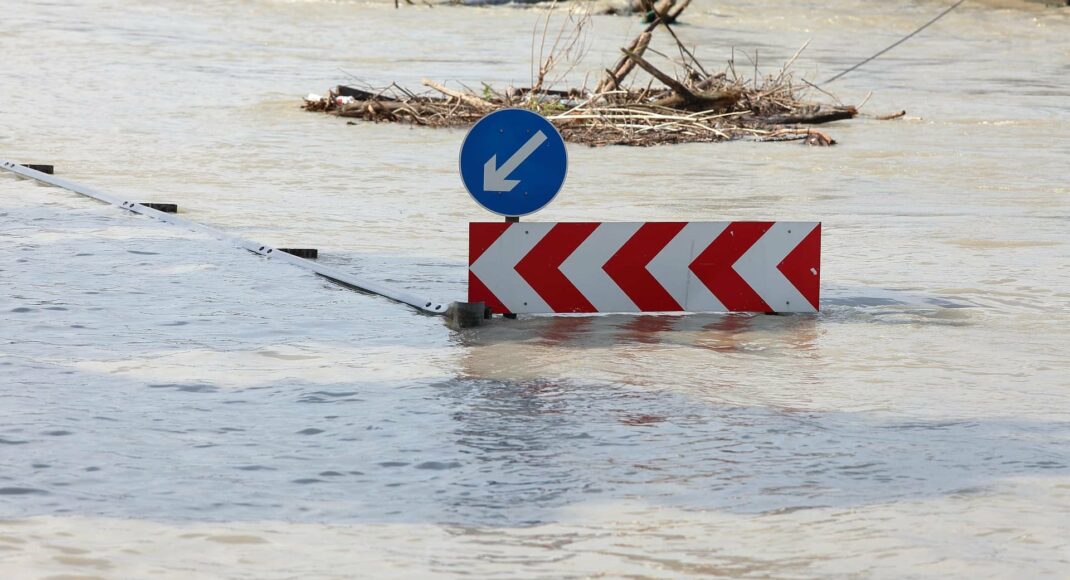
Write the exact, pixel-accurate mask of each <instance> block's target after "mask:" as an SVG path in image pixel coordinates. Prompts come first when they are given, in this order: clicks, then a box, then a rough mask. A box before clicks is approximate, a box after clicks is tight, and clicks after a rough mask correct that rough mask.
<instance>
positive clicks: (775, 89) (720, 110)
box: [304, 0, 858, 146]
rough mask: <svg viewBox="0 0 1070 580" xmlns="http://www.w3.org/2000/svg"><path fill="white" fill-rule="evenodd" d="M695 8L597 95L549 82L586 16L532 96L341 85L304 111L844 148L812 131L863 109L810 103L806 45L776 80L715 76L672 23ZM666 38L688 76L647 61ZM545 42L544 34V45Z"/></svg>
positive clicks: (642, 138) (640, 46)
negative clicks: (801, 67)
mask: <svg viewBox="0 0 1070 580" xmlns="http://www.w3.org/2000/svg"><path fill="white" fill-rule="evenodd" d="M686 6H687V1H686V0H685V1H683V2H678V3H676V4H674V5H672V6H671V7H670V8H669V9H668V10H667V11H666V12H664V13H656V14H655V16H654V18H653V21H652V22H650V24H649V25H648V26H647V27H646V28H645V30H643V32H641V33H640V34H639V35H638V36H637V37H636V38H635V39H634V40H633V41H632V42H631V43H630V44H629V45H628V46H627V47H624V48H621V56H620V59H619V60H618V61H617V63H616V64H615V65H614V66H613V67H612V68H610V69H607V70H606V71H604V72H603V73H602V75H601V78H600V79H599V80H598V82H597V84H596V85H595V87H594V88H593V89H590V88H588V87H586V86H584V87H582V88H572V89H567V90H555V89H553V88H551V87H553V86H554V84H555V82H556V81H554V80H550V81H549V82H548V79H552V75H553V73H554V71H555V68H556V65H559V64H561V63H563V62H568V59H569V58H572V57H573V56H574V53H575V52H576V51H577V50H578V49H577V47H578V46H580V45H582V42H581V40H580V39H581V37H582V34H583V29H584V26H585V25H586V23H587V22H586V21H587V20H588V19H589V14H587V15H586V16H585V17H580V18H576V19H573V20H572V22H573V24H574V27H573V30H572V32H571V33H569V34H564V35H563V34H559V35H558V37H557V39H556V40H555V41H554V42H553V45H552V47H551V50H550V51H549V56H547V57H546V58H539V59H538V61H537V64H538V71H537V74H533V77H534V82H533V83H532V86H531V87H526V88H514V87H508V88H506V89H504V90H496V89H494V88H493V87H491V86H489V85H484V87H483V92H482V94H476V93H475V92H473V91H470V90H454V89H451V88H448V87H446V86H444V85H442V84H440V83H437V82H434V81H432V80H428V79H424V81H423V85H424V86H425V87H427V88H428V89H430V90H431V92H425V93H423V94H415V93H413V92H410V91H409V90H407V89H405V88H402V87H399V86H397V85H396V84H391V85H390V86H389V87H387V88H385V89H380V90H373V89H370V88H357V87H351V86H338V87H336V88H334V89H332V90H331V91H329V92H328V94H327V95H326V96H325V97H321V96H318V95H309V96H308V97H306V98H305V104H304V108H305V109H307V110H309V111H322V112H326V113H329V114H332V115H338V116H340V117H355V118H359V119H363V120H365V121H372V122H391V123H411V124H415V125H424V126H429V127H461V126H467V125H471V124H473V123H475V122H476V121H477V120H479V119H480V118H481V117H483V116H484V115H486V114H487V113H490V112H493V111H495V110H498V109H502V108H507V107H515V108H523V109H528V110H531V111H535V112H537V113H539V114H541V115H543V116H545V117H546V118H547V119H549V120H550V121H551V122H552V123H553V124H554V125H555V126H556V127H557V128H558V130H559V131H560V132H561V135H562V136H563V137H564V138H565V140H567V141H570V142H573V143H583V144H587V145H591V146H603V145H638V146H649V145H660V144H667V143H692V142H712V141H727V140H734V139H751V140H759V141H784V140H804V141H805V142H806V143H808V144H811V145H832V144H834V143H835V141H834V140H833V139H832V138H831V137H829V136H828V135H827V134H825V133H824V132H821V131H818V130H816V129H813V128H812V126H813V125H817V124H821V123H828V122H830V121H837V120H842V119H850V118H852V117H854V116H856V115H857V114H858V110H857V109H856V108H855V107H851V106H841V105H826V104H817V103H814V102H810V101H807V100H805V99H804V98H803V97H802V96H801V94H802V93H803V92H805V90H806V89H808V88H809V86H808V85H809V84H808V83H805V81H803V83H801V84H800V83H797V82H795V80H794V78H793V75H792V74H791V73H790V72H789V69H790V67H791V65H792V64H793V63H794V61H795V59H796V58H798V56H799V54H800V53H801V52H802V50H803V49H805V46H803V48H801V49H799V52H797V53H796V54H795V56H793V57H792V58H791V60H789V61H788V62H787V63H786V64H785V65H784V66H783V67H782V68H781V69H780V70H779V72H778V73H777V74H774V75H765V76H764V77H763V78H761V79H759V78H757V76H758V75H757V74H756V75H755V78H753V79H744V78H741V77H740V76H739V75H738V74H737V71H736V67H735V62H734V61H735V59H734V58H733V59H732V60H730V61H729V62H728V65H727V67H726V68H725V69H724V70H722V71H719V72H715V73H711V72H707V69H706V68H705V67H704V66H703V65H702V64H701V63H700V62H699V61H698V60H697V59H696V58H695V56H694V54H693V53H692V51H690V50H688V48H687V47H686V46H684V44H683V43H681V42H680V40H679V39H678V38H677V37H676V33H675V32H674V31H673V29H672V27H671V25H670V24H669V22H674V21H675V20H676V18H677V17H679V15H680V12H682V11H683V9H684V8H686ZM547 18H549V17H548V16H547ZM570 18H571V17H570ZM659 29H664V30H665V31H667V32H668V33H669V34H670V35H672V38H673V39H674V40H675V42H676V45H677V48H678V50H679V54H680V60H679V61H678V62H677V64H678V65H681V67H682V69H683V70H682V72H681V74H680V75H679V76H672V75H670V74H667V73H666V72H664V71H663V70H661V69H660V68H658V67H657V66H655V65H654V64H653V63H652V62H651V61H650V60H649V59H648V58H647V54H648V53H652V52H655V51H653V49H651V50H650V51H648V50H647V49H648V47H649V44H650V39H651V36H652V35H653V33H654V32H656V31H658V30H659ZM545 38H546V37H545V32H544V41H543V44H544V45H545V42H546V41H545ZM637 68H638V69H641V70H643V71H645V72H646V73H647V74H649V75H650V77H651V78H652V80H651V82H650V83H649V84H647V85H646V86H640V87H636V86H634V85H629V84H627V83H626V82H625V81H626V79H628V78H629V76H630V75H631V73H632V72H633V71H634V70H635V69H637ZM570 70H571V69H570ZM755 72H757V66H755ZM563 76H564V74H561V75H560V77H563ZM655 81H656V82H657V83H658V86H655Z"/></svg>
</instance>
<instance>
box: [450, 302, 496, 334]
mask: <svg viewBox="0 0 1070 580" xmlns="http://www.w3.org/2000/svg"><path fill="white" fill-rule="evenodd" d="M487 318H490V316H489V310H488V309H487V306H486V305H485V304H484V303H482V302H454V303H452V304H450V305H449V308H447V309H446V321H447V322H448V323H449V325H450V327H452V328H454V329H460V328H472V327H475V326H479V325H481V324H483V320H485V319H487Z"/></svg>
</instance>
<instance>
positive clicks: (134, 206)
mask: <svg viewBox="0 0 1070 580" xmlns="http://www.w3.org/2000/svg"><path fill="white" fill-rule="evenodd" d="M0 169H4V170H6V171H10V172H12V173H15V174H17V175H21V176H22V177H27V178H29V179H33V180H36V181H38V182H40V183H45V184H48V185H53V186H56V187H61V188H63V189H66V190H68V191H73V192H74V193H77V194H81V195H84V196H86V197H91V198H93V199H96V200H98V201H102V202H104V203H110V204H112V205H114V206H116V207H119V208H121V209H125V210H127V211H131V212H134V213H136V214H141V215H143V216H147V217H150V218H153V219H156V220H159V221H162V222H166V223H169V224H174V225H177V226H182V227H184V228H187V229H190V230H193V231H195V232H201V233H203V234H207V235H209V236H211V237H213V238H215V239H217V240H221V241H224V242H228V243H230V244H233V245H235V246H237V247H240V248H244V249H246V250H249V251H250V252H252V253H254V254H259V255H261V256H264V257H267V258H271V259H273V260H281V261H283V262H286V263H289V264H293V265H294V266H298V267H300V268H304V269H306V270H311V271H312V272H315V273H316V274H319V275H320V276H323V277H324V278H327V279H328V280H331V281H332V282H336V283H338V284H341V285H343V286H346V287H348V288H352V289H354V290H358V291H360V292H366V293H369V294H375V295H378V296H382V297H383V298H387V299H389V300H393V301H394V302H399V303H401V304H405V305H408V306H411V307H413V308H415V309H416V310H418V311H420V312H423V313H426V314H439V315H446V313H447V306H446V305H445V304H443V303H441V302H436V301H433V300H427V299H424V298H422V297H419V296H416V295H414V294H410V293H408V292H405V291H403V290H398V289H395V288H390V287H389V286H386V285H383V284H381V283H379V282H374V281H370V280H363V279H360V278H357V277H355V276H352V275H350V274H347V273H345V272H342V271H340V270H337V269H335V268H330V267H328V266H324V265H322V264H318V263H316V262H313V261H312V260H306V259H304V258H299V257H297V256H294V255H291V254H288V253H286V252H284V251H282V250H281V249H279V248H277V247H275V246H270V245H267V244H261V243H259V242H255V241H252V240H247V239H245V238H241V237H239V236H234V235H231V234H228V233H226V232H224V231H222V230H219V229H216V228H213V227H211V226H206V225H204V224H199V223H197V222H194V221H190V220H187V219H184V218H181V217H178V216H176V215H174V214H171V213H164V212H162V211H158V210H155V209H153V208H151V207H148V206H146V205H143V204H140V203H137V202H133V201H127V200H125V199H123V198H121V197H118V196H115V195H112V194H109V193H105V192H103V191H99V190H96V189H93V188H91V187H87V186H85V185H82V184H80V183H75V182H73V181H69V180H66V179H63V178H62V177H56V176H55V175H50V174H48V173H44V172H41V171H37V170H34V169H30V168H28V167H26V166H23V165H20V164H18V163H15V162H12V161H6V160H0Z"/></svg>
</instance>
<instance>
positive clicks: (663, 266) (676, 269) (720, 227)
mask: <svg viewBox="0 0 1070 580" xmlns="http://www.w3.org/2000/svg"><path fill="white" fill-rule="evenodd" d="M727 227H728V222H712V223H711V222H691V223H689V224H687V225H686V226H684V229H682V230H680V233H679V234H676V237H675V238H673V239H672V240H671V241H670V242H669V243H668V244H666V245H665V248H664V249H662V250H661V251H660V252H658V255H657V256H654V259H653V260H651V261H650V263H649V264H647V267H646V269H647V271H648V272H650V274H651V275H653V276H654V279H655V280H657V281H658V283H659V284H661V286H662V287H663V288H665V290H666V291H667V292H668V293H669V295H670V296H672V297H673V298H674V299H676V302H678V303H679V304H680V306H682V307H683V309H684V310H687V311H689V312H724V311H725V310H726V308H725V306H724V304H721V301H720V300H718V299H717V297H716V296H714V295H713V293H712V292H710V289H709V288H707V287H706V285H705V284H703V283H702V281H701V280H699V279H698V278H696V277H695V274H694V273H693V272H692V271H691V268H688V266H690V265H691V262H694V261H695V258H696V257H698V255H699V254H701V253H702V251H703V250H705V249H706V248H707V247H708V246H709V245H710V244H711V243H713V240H715V239H717V236H719V235H721V232H723V231H724V230H725V228H727Z"/></svg>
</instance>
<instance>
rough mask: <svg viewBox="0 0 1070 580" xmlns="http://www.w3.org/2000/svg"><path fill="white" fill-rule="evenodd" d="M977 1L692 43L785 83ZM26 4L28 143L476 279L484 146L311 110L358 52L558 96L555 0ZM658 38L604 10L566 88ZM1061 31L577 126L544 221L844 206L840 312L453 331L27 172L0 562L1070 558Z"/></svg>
mask: <svg viewBox="0 0 1070 580" xmlns="http://www.w3.org/2000/svg"><path fill="white" fill-rule="evenodd" d="M945 5H946V3H940V2H930V1H918V2H905V1H895V2H882V3H867V4H865V5H862V4H859V3H856V2H845V1H833V2H806V1H803V2H792V3H779V2H777V3H773V2H758V1H745V2H732V3H711V2H704V1H702V0H696V3H695V4H694V5H693V7H692V8H691V9H689V12H688V14H687V18H686V20H687V22H686V24H683V25H681V26H679V27H678V32H679V34H680V35H681V37H682V38H684V39H685V40H686V41H687V42H689V43H692V44H694V45H697V47H698V53H699V55H700V57H701V58H703V59H704V60H706V61H707V62H710V63H723V61H724V60H726V59H727V58H728V56H729V55H730V54H731V53H732V49H733V48H734V49H735V53H736V61H737V65H738V66H739V68H741V69H744V68H748V69H750V70H753V65H752V64H751V62H750V60H748V58H747V57H745V56H744V55H746V54H750V55H753V54H754V53H755V52H757V54H758V65H759V67H760V69H761V70H762V71H766V72H771V71H775V70H776V69H777V67H779V65H780V63H782V62H783V61H784V60H786V59H787V58H789V57H790V56H791V55H792V54H793V53H794V52H795V50H796V49H797V48H798V47H799V46H801V45H802V44H803V43H804V42H806V40H807V39H811V43H810V46H809V48H808V49H807V51H806V52H804V53H803V55H802V57H801V58H800V59H799V61H798V64H797V67H796V69H797V74H799V75H800V76H803V77H805V78H807V79H809V80H818V81H819V80H823V79H825V78H828V77H829V76H831V75H833V74H835V73H836V72H839V71H840V70H842V69H843V68H846V67H847V66H850V65H851V64H853V63H854V62H857V61H858V60H859V59H861V58H863V57H865V56H867V55H869V54H872V53H874V52H876V51H877V50H879V49H880V48H883V47H884V46H887V45H888V44H890V43H891V42H894V41H895V40H896V39H897V38H899V37H901V36H902V35H904V34H906V33H907V32H909V31H910V30H912V29H913V28H914V27H916V26H917V25H919V24H920V23H922V22H924V21H925V20H927V19H928V18H930V17H931V16H932V15H934V14H936V13H937V12H939V10H941V9H942V8H943V7H944V6H945ZM3 8H4V14H5V16H4V18H3V19H2V20H0V47H2V49H3V50H2V58H3V61H4V66H3V67H2V68H0V78H2V79H3V83H0V97H2V100H0V102H2V103H3V105H2V106H0V157H3V158H10V159H17V160H24V161H27V162H47V163H55V164H56V165H57V169H58V172H59V173H60V174H62V175H63V176H65V177H68V178H71V179H74V180H77V181H80V182H83V183H87V184H90V185H93V186H97V187H99V188H102V189H106V190H109V191H114V192H117V193H118V192H122V193H126V194H129V195H130V196H131V197H134V196H136V197H137V198H138V200H139V201H141V200H144V201H161V202H163V201H166V202H175V203H178V204H179V205H180V206H181V207H182V208H183V210H184V211H185V212H186V216H187V217H190V218H192V219H196V220H200V221H203V222H206V223H210V224H213V225H216V226H219V227H222V228H225V229H227V230H229V231H234V232H236V233H239V234H241V235H243V236H246V237H249V238H253V239H259V240H263V241H265V242H270V243H274V244H277V245H286V246H297V247H317V248H319V249H320V250H321V255H322V256H323V260H324V261H326V262H328V263H330V264H332V265H335V266H337V267H339V268H344V269H347V270H349V271H352V272H355V273H358V274H360V275H364V276H367V277H370V278H374V279H378V280H383V281H387V282H391V283H394V284H398V285H402V286H405V287H407V288H410V289H412V290H413V291H415V292H419V293H421V294H424V295H428V296H430V297H434V298H436V299H440V300H456V299H459V298H462V297H463V295H464V291H465V263H466V229H465V224H466V223H467V222H468V221H470V220H477V219H490V218H489V216H488V215H487V214H485V213H483V212H481V210H479V209H478V208H477V207H476V206H475V205H474V204H473V203H472V201H471V200H470V199H469V198H468V196H467V195H466V194H465V193H464V192H463V190H462V189H461V186H460V182H459V179H458V177H457V170H456V155H457V149H458V146H459V144H460V141H461V139H462V137H463V132H460V131H452V130H424V129H419V128H408V127H399V126H390V125H369V124H358V125H355V126H347V125H346V124H345V122H344V121H343V120H339V119H333V118H330V117H326V116H322V115H313V114H308V113H304V112H302V111H300V110H299V108H298V103H299V100H300V97H301V96H303V95H304V94H306V93H308V92H310V91H312V92H321V91H323V90H325V89H326V88H327V87H329V86H331V85H333V84H336V83H338V82H345V81H347V80H348V79H349V78H350V77H349V75H352V76H355V77H359V78H360V79H364V80H366V81H368V82H370V83H372V84H378V85H385V84H388V83H389V82H391V81H397V82H398V83H399V84H402V85H406V86H410V87H416V86H418V85H419V81H420V79H421V78H422V77H425V76H426V77H431V78H435V79H438V80H446V81H451V82H463V83H467V84H468V85H470V86H478V84H479V82H481V81H487V82H491V83H495V84H498V85H504V84H508V83H512V84H515V85H518V86H520V85H523V84H526V83H527V82H529V81H530V66H529V65H530V61H529V58H530V53H531V41H532V29H533V27H534V26H535V23H536V21H537V19H538V15H539V13H540V12H539V11H538V10H534V9H529V8H513V7H498V8H488V9H472V8H468V9H463V8H449V7H436V8H434V9H431V8H426V7H407V6H406V7H403V8H402V9H401V10H397V11H395V10H394V9H393V7H392V3H378V2H377V3H370V4H368V3H352V2H326V1H324V2H320V1H305V2H302V1H266V0H258V1H252V0H246V1H230V2H201V1H182V2H179V1H164V2H152V3H142V2H131V1H119V2H103V1H94V0H85V1H81V2H75V3H54V2H35V1H28V2H21V1H20V2H14V1H8V2H6V3H4V5H3ZM640 27H641V24H639V23H637V22H636V21H635V20H632V19H628V18H617V17H596V18H595V19H594V22H593V27H592V29H591V37H590V50H589V52H588V53H587V56H586V59H585V60H584V61H583V62H582V63H581V66H580V67H578V68H577V70H576V71H575V72H574V73H573V74H572V75H571V77H570V78H571V79H572V80H573V81H574V82H581V81H582V79H583V71H584V70H598V69H599V68H600V67H602V66H606V65H608V64H609V63H610V62H612V61H613V60H614V59H615V57H616V52H615V51H616V47H617V46H620V45H622V44H625V43H626V41H627V40H628V39H630V38H631V37H633V36H634V35H635V34H636V33H637V32H638V31H639V30H640ZM1068 38H1070V11H1068V10H1064V9H1057V8H1050V7H1045V6H1042V5H1041V4H1039V3H1032V2H980V1H976V2H967V3H966V4H964V5H963V6H962V7H961V8H959V9H958V10H956V11H955V12H953V13H952V14H951V15H949V16H948V17H947V18H945V19H944V20H943V21H941V22H940V23H939V24H937V25H935V26H933V27H932V28H930V29H929V30H927V31H925V32H924V33H923V34H921V35H919V36H918V37H916V38H915V39H913V40H911V41H910V42H908V43H906V44H904V45H903V46H901V47H899V48H898V49H896V50H895V51H893V52H891V53H889V54H888V55H886V56H885V57H882V58H881V59H879V60H878V61H875V62H873V63H871V64H870V65H867V66H866V67H864V68H862V69H860V70H858V71H856V72H855V73H852V74H851V75H848V76H846V77H845V78H844V79H842V80H841V81H837V82H836V83H834V84H832V85H830V86H829V87H828V88H829V89H830V90H833V91H834V92H835V93H836V94H837V95H838V96H839V98H841V99H842V100H843V101H844V102H847V103H858V102H860V101H862V100H863V98H864V97H865V96H866V94H867V92H869V91H870V90H872V91H874V95H873V96H872V98H871V99H870V100H869V102H868V103H867V105H866V107H865V108H864V111H867V112H870V113H873V114H881V113H889V112H893V111H897V110H901V109H905V110H906V111H907V117H906V118H905V119H901V120H898V121H891V122H880V121H876V120H871V119H858V120H855V121H851V122H846V123H837V124H834V125H830V126H828V127H827V128H826V129H827V131H828V132H830V133H831V134H832V135H833V136H834V137H835V138H836V139H837V140H839V141H840V145H838V146H836V147H833V148H827V149H818V148H808V147H805V146H802V145H799V144H794V143H787V144H757V143H746V142H736V143H728V144H719V145H709V144H701V145H684V146H676V147H663V148H653V149H630V148H617V147H609V148H603V149H588V148H583V147H570V149H569V154H570V162H571V163H570V165H571V173H570V175H569V178H568V182H567V184H566V187H565V190H564V191H563V192H562V193H561V195H559V196H558V198H557V200H556V201H555V202H554V204H553V205H552V206H551V207H549V208H548V209H546V210H545V211H544V212H542V213H540V214H539V216H538V219H542V220H548V221H549V220H619V221H624V220H644V219H650V220H652V219H665V220H685V219H687V220H719V219H794V220H820V221H822V222H823V224H824V233H825V237H824V256H823V265H824V272H823V283H824V286H823V298H822V313H821V314H820V315H818V316H814V317H752V316H721V315H694V316H687V317H627V316H606V317H593V318H592V317H585V318H545V317H533V318H527V319H521V320H518V321H500V322H499V321H496V322H495V323H494V324H491V325H490V326H488V327H484V328H482V329H479V330H475V331H471V332H465V333H461V334H457V333H452V332H450V331H449V330H448V329H446V328H445V327H444V326H443V325H442V323H441V321H439V320H438V319H434V318H427V317H423V316H420V315H417V314H415V313H412V312H410V311H408V310H405V309H401V308H397V307H394V306H392V305H390V304H388V303H385V302H383V301H380V300H378V299H374V298H369V297H366V296H361V295H359V294H354V293H351V292H347V291H343V290H340V289H337V288H334V287H331V286H329V285H327V284H325V283H324V282H322V281H321V280H317V279H315V278H313V277H311V276H308V275H306V274H305V273H302V272H300V271H295V270H293V269H291V268H288V267H286V266H284V265H281V264H271V263H267V264H264V263H262V262H260V261H259V259H257V258H254V257H252V256H249V255H246V254H245V253H242V252H239V251H236V250H231V249H229V248H227V247H225V246H222V245H220V244H219V243H217V242H215V241H212V240H208V239H205V238H203V237H200V236H198V235H195V234H192V233H189V232H185V231H183V230H181V229H178V228H174V227H170V226H164V225H161V224H157V223H154V222H151V221H149V220H146V219H143V218H139V217H136V216H127V215H123V214H121V213H119V212H117V211H114V210H113V209H111V208H108V207H105V206H101V205H98V204H95V203H93V202H91V201H89V200H86V199H83V198H78V197H77V196H74V195H73V194H68V193H66V192H63V191H61V190H57V189H53V188H42V187H36V186H33V185H31V184H29V182H25V181H15V180H13V179H8V178H4V179H2V180H0V242H2V243H0V279H2V280H3V284H2V288H3V291H2V292H0V518H4V519H3V521H2V522H0V573H2V575H3V576H4V577H9V578H36V577H51V576H60V575H64V574H66V575H83V576H84V575H88V576H99V577H147V576H151V577H176V578H189V577H249V578H273V577H279V578H283V577H339V578H346V577H358V576H366V577H425V576H429V575H441V576H463V575H469V576H476V577H499V576H500V577H547V578H550V577H552V578H560V577H571V576H577V577H580V576H590V575H599V574H604V575H606V576H610V577H620V576H631V577H659V578H660V577H678V576H692V575H693V576H714V575H724V576H762V577H815V576H834V577H835V576H851V575H858V576H867V577H868V576H884V577H886V576H915V575H919V576H934V575H948V576H975V577H976V576H988V577H1007V576H1019V575H1021V574H1023V573H1028V575H1029V576H1035V577H1040V576H1047V577H1065V576H1066V575H1067V573H1068V571H1070V544H1068V543H1067V537H1070V525H1068V523H1067V522H1070V517H1068V515H1070V452H1068V451H1067V449H1068V445H1067V444H1068V443H1070V413H1068V408H1070V379H1068V378H1067V377H1068V376H1070V374H1068V372H1067V366H1068V365H1067V362H1068V357H1067V354H1066V348H1067V345H1068V344H1070V331H1068V330H1067V328H1068V327H1070V324H1068V323H1070V315H1068V314H1067V307H1068V306H1070V266H1068V264H1070V260H1068V257H1070V253H1068V245H1067V242H1068V239H1070V238H1068V234H1067V232H1068V230H1070V201H1068V199H1070V197H1068V194H1070V186H1068V183H1070V179H1068V177H1070V174H1068V171H1067V163H1066V159H1067V158H1068V154H1070V89H1068V88H1067V87H1068V86H1070V85H1068V83H1067V81H1066V79H1067V77H1068V75H1070V41H1068V40H1067V39H1068ZM661 46H662V47H663V48H664V47H665V45H664V44H663V45H661ZM716 66H721V65H720V64H716Z"/></svg>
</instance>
